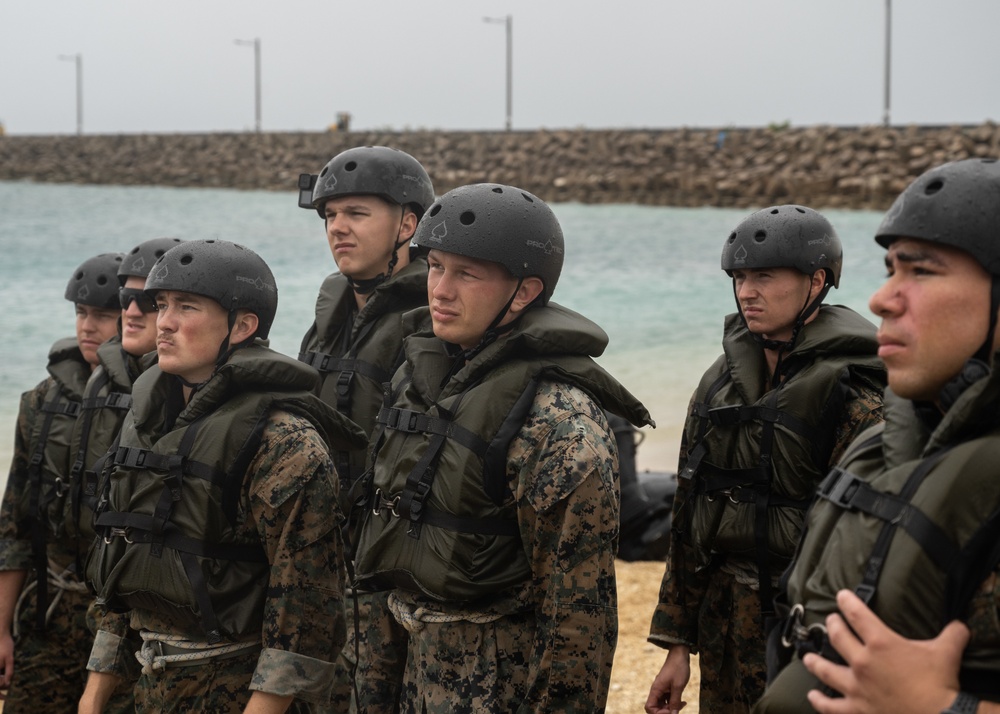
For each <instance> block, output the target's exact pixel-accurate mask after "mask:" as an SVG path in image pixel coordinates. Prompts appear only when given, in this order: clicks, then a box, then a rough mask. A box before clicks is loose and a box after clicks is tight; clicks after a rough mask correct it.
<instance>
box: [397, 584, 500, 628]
mask: <svg viewBox="0 0 1000 714" xmlns="http://www.w3.org/2000/svg"><path fill="white" fill-rule="evenodd" d="M388 603H389V609H390V610H391V611H392V616H393V617H394V618H396V622H398V623H399V624H400V625H402V626H403V627H404V628H406V631H407V632H414V633H416V632H420V631H421V630H422V629H424V625H426V624H427V623H440V622H471V623H473V624H476V625H484V624H486V623H487V622H493V621H494V620H499V619H500V618H501V617H503V615H501V614H497V613H487V612H463V613H461V614H457V613H447V612H437V611H436V610H428V609H427V608H425V607H414V606H413V605H411V604H409V603H406V602H403V601H402V600H400V599H399V598H398V597H397V596H396V593H390V594H389V599H388Z"/></svg>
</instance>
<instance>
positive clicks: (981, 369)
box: [938, 275, 1000, 411]
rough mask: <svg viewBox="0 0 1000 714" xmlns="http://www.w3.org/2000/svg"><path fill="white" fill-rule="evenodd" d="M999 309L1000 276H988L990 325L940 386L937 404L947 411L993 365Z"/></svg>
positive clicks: (985, 374) (986, 373)
mask: <svg viewBox="0 0 1000 714" xmlns="http://www.w3.org/2000/svg"><path fill="white" fill-rule="evenodd" d="M998 309H1000V276H996V275H992V276H990V318H989V319H990V327H989V329H988V330H987V331H986V340H985V341H984V342H983V344H982V345H980V347H979V349H978V350H976V353H975V354H974V355H972V357H970V358H969V359H967V360H966V361H965V364H964V365H962V369H961V370H960V371H959V373H958V374H956V375H955V376H954V377H952V378H951V379H950V380H949V381H948V382H947V383H946V384H945V385H944V387H942V388H941V393H940V395H939V397H938V404H939V405H940V407H941V409H942V410H943V411H948V410H949V409H951V407H952V406H953V405H954V404H955V402H956V401H957V400H958V398H959V397H960V396H962V393H963V392H965V390H966V389H968V388H969V387H970V386H971V385H972V384H974V383H976V382H978V381H979V380H981V379H983V378H984V377H986V376H987V375H989V373H990V371H991V370H992V365H993V338H994V336H995V335H996V330H997V310H998Z"/></svg>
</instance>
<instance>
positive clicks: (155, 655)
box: [135, 630, 260, 675]
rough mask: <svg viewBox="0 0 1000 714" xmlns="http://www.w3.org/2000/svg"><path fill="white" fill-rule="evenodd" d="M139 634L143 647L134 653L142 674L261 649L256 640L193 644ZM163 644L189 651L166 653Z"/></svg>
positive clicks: (160, 635) (157, 634) (169, 637)
mask: <svg viewBox="0 0 1000 714" xmlns="http://www.w3.org/2000/svg"><path fill="white" fill-rule="evenodd" d="M139 634H140V636H141V637H142V647H141V648H140V649H139V651H138V652H136V653H135V658H136V659H137V660H139V664H141V665H142V673H143V674H145V675H153V674H156V673H157V672H162V671H163V670H164V669H166V668H167V667H169V666H171V665H173V666H176V667H184V666H187V665H191V664H197V663H199V662H207V661H208V660H210V659H214V658H216V657H231V656H234V655H237V654H241V653H243V652H246V651H249V650H252V649H255V648H259V647H260V643H259V642H256V641H252V642H233V643H229V644H224V645H211V644H209V643H208V642H193V641H191V640H186V639H184V638H183V637H181V636H179V635H167V634H163V633H161V632H149V631H147V630H143V631H142V632H140V633H139ZM164 645H166V646H167V647H169V648H173V649H178V650H189V652H185V653H180V652H179V653H175V654H164V653H163V646H164Z"/></svg>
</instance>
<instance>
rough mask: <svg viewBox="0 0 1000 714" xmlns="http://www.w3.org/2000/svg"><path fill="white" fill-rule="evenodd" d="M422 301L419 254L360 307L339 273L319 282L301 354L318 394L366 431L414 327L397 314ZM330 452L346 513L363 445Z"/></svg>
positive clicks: (424, 295)
mask: <svg viewBox="0 0 1000 714" xmlns="http://www.w3.org/2000/svg"><path fill="white" fill-rule="evenodd" d="M426 305H427V262H426V261H425V260H423V259H417V260H414V261H412V262H410V263H409V264H407V265H406V266H405V267H404V268H403V269H402V270H400V271H399V272H398V273H396V274H394V275H393V276H392V278H391V279H389V280H388V281H386V282H384V283H381V284H380V285H379V286H378V287H376V288H375V290H374V291H373V292H372V293H371V294H370V295H369V296H368V301H367V302H366V303H365V306H364V308H362V309H361V310H360V311H357V303H356V301H355V298H354V290H353V289H352V288H351V286H350V284H349V283H348V281H347V278H346V277H344V276H343V275H341V274H340V273H334V274H333V275H330V276H329V277H327V279H326V280H324V281H323V285H322V286H321V287H320V291H319V297H318V299H317V300H316V320H315V322H314V323H313V325H312V327H310V328H309V331H308V332H307V333H306V335H305V337H304V338H303V340H302V346H301V348H300V351H299V360H301V361H302V362H305V363H306V364H308V365H311V366H312V367H314V368H315V369H316V370H318V371H319V373H320V376H321V378H322V382H321V384H320V387H319V390H318V391H317V394H319V396H320V398H321V399H322V400H323V401H325V402H326V403H327V404H329V405H331V406H333V407H336V408H337V411H339V412H340V413H341V414H343V415H344V416H346V417H348V418H349V419H351V420H353V421H354V422H356V423H357V424H358V425H360V426H361V427H362V428H363V429H364V430H365V431H366V432H367V433H369V434H370V433H371V431H372V429H373V428H374V426H375V417H376V416H377V414H378V410H379V407H381V405H382V393H383V385H384V384H385V383H387V382H389V381H390V380H391V379H392V375H393V373H394V372H395V371H396V368H397V367H398V366H399V364H400V362H402V359H403V355H402V344H403V338H404V337H405V336H406V335H408V334H410V333H411V332H412V331H413V330H414V328H412V327H411V328H408V327H405V326H404V324H402V323H401V321H400V316H401V315H402V313H404V312H407V311H409V310H412V309H414V308H418V307H423V306H426ZM429 324H430V323H429V321H428V322H427V324H426V326H428V327H429ZM333 457H334V464H335V465H336V467H337V473H338V474H339V475H340V480H341V485H340V497H341V507H342V508H343V509H344V511H345V513H346V512H348V511H349V509H350V502H349V497H350V493H351V488H352V486H353V484H354V483H355V481H357V479H358V478H359V477H360V476H361V474H362V473H363V472H364V469H365V457H366V451H365V449H357V450H355V451H352V452H344V451H341V452H337V453H336V454H333Z"/></svg>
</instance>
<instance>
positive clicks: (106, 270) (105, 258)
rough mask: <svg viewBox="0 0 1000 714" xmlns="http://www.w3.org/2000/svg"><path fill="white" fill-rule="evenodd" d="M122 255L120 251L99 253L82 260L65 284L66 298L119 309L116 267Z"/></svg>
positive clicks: (120, 261) (74, 301)
mask: <svg viewBox="0 0 1000 714" xmlns="http://www.w3.org/2000/svg"><path fill="white" fill-rule="evenodd" d="M122 257H123V255H122V254H121V253H101V254H100V255H95V256H94V257H93V258H90V259H89V260H85V261H83V263H82V264H81V265H80V267H79V268H77V269H76V270H74V271H73V277H71V278H70V279H69V282H68V283H67V284H66V293H65V297H66V299H67V300H69V301H70V302H72V303H79V304H80V305H90V306H92V307H100V308H104V309H108V310H120V309H121V305H120V304H119V302H118V268H119V267H120V266H121V263H122Z"/></svg>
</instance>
